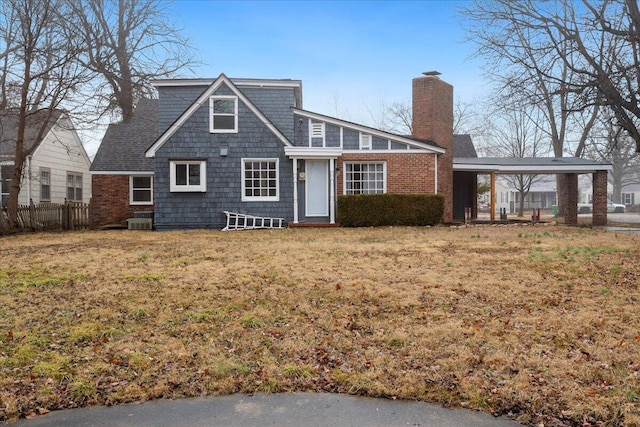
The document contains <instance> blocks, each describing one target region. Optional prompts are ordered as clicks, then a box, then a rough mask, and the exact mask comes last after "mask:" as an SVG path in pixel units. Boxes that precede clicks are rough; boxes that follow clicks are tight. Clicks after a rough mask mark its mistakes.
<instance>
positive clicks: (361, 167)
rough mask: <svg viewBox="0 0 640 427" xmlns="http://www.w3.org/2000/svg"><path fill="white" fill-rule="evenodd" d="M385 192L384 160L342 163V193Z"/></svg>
mask: <svg viewBox="0 0 640 427" xmlns="http://www.w3.org/2000/svg"><path fill="white" fill-rule="evenodd" d="M386 192H387V164H386V163H385V162H375V163H355V162H345V164H344V194H382V193H386Z"/></svg>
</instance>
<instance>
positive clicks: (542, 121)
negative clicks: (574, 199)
mask: <svg viewBox="0 0 640 427" xmlns="http://www.w3.org/2000/svg"><path fill="white" fill-rule="evenodd" d="M538 6H540V9H541V10H542V11H540V12H535V13H536V14H537V15H540V16H544V13H545V12H547V13H551V12H550V9H552V8H553V13H554V16H561V17H563V18H557V19H558V20H561V19H570V17H571V16H574V11H573V3H571V2H568V1H567V2H565V1H564V0H555V1H552V2H549V3H544V4H543V3H535V4H534V3H533V2H531V1H528V0H527V1H522V2H511V1H509V0H495V1H492V2H485V1H480V0H478V1H476V2H475V3H474V7H472V8H466V9H463V10H462V13H463V14H464V17H465V19H467V20H468V25H467V26H466V27H465V28H466V29H467V36H468V38H469V40H470V41H472V42H473V43H476V46H477V50H476V54H477V55H478V56H480V57H483V58H484V59H485V60H486V66H485V71H486V73H487V75H488V77H489V78H490V79H491V80H493V81H494V83H495V87H496V90H495V91H494V99H493V100H492V101H493V102H492V103H493V104H494V106H495V107H494V108H495V109H502V108H507V109H508V108H512V106H513V105H517V106H521V107H526V106H527V105H528V106H532V107H535V108H537V109H538V110H539V111H540V113H541V115H539V116H538V117H539V119H538V121H537V122H536V123H537V126H538V127H539V128H540V129H541V130H542V131H544V132H545V133H546V134H547V136H548V141H550V144H551V146H552V148H553V154H554V155H555V156H556V157H562V156H564V155H565V154H567V153H568V154H570V155H573V156H576V157H582V155H583V154H584V147H585V143H586V139H587V137H588V135H589V132H590V130H591V128H592V127H593V124H594V122H595V120H596V118H597V115H598V112H599V106H598V103H594V102H589V103H585V102H584V100H585V97H587V98H590V99H594V98H595V95H592V94H591V93H588V92H586V91H576V90H572V89H570V88H569V86H568V85H569V83H568V82H572V81H575V80H576V79H578V78H579V75H578V73H577V71H576V70H575V65H574V64H576V63H577V61H578V59H577V58H576V55H575V52H574V48H573V46H572V44H571V43H570V41H568V40H563V39H561V38H558V37H555V36H554V37H552V36H551V35H549V34H548V31H547V30H548V29H547V28H546V26H545V25H544V24H541V23H540V22H539V21H538V20H536V17H534V16H533V15H532V14H533V13H534V11H535V9H536V7H538ZM530 9H531V10H530ZM599 36H600V39H599V40H597V41H596V40H594V43H599V44H601V45H603V44H606V43H605V42H606V41H607V38H606V37H604V36H603V35H602V34H599ZM591 89H592V90H591V92H597V91H596V90H595V89H594V88H591ZM557 186H558V190H559V195H560V197H559V200H558V202H559V203H558V204H559V206H558V210H559V214H560V215H563V213H564V205H565V200H564V198H565V197H564V195H566V191H564V189H565V187H566V186H565V180H564V176H563V175H558V177H557Z"/></svg>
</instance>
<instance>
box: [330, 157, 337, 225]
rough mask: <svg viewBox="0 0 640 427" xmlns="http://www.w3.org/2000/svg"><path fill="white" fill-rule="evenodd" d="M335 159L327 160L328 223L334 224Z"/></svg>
mask: <svg viewBox="0 0 640 427" xmlns="http://www.w3.org/2000/svg"><path fill="white" fill-rule="evenodd" d="M334 162H335V159H329V215H330V216H329V222H330V223H331V224H335V223H336V194H335V193H336V189H335V177H334V174H335V170H336V168H335V164H334Z"/></svg>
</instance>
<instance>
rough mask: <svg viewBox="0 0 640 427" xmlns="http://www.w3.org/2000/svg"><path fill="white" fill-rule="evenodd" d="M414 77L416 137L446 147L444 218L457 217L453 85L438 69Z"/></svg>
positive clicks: (441, 175)
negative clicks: (454, 175)
mask: <svg viewBox="0 0 640 427" xmlns="http://www.w3.org/2000/svg"><path fill="white" fill-rule="evenodd" d="M423 74H424V76H422V77H416V78H415V79H413V103H412V105H413V124H412V136H413V138H415V139H421V140H429V141H431V142H433V143H435V144H437V145H438V146H439V147H442V148H444V149H446V150H447V151H446V153H445V154H440V155H439V156H438V194H442V195H443V196H444V197H445V209H444V217H443V221H444V222H451V221H453V86H451V85H450V84H448V83H446V82H444V81H442V80H440V78H439V77H438V75H439V74H440V73H438V72H437V71H428V72H425V73H423Z"/></svg>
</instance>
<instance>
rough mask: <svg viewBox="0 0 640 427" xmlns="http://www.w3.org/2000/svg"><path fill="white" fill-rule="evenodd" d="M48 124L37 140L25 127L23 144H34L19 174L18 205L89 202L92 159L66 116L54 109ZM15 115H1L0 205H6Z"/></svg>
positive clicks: (11, 161)
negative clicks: (20, 183)
mask: <svg viewBox="0 0 640 427" xmlns="http://www.w3.org/2000/svg"><path fill="white" fill-rule="evenodd" d="M50 122H51V123H50V126H49V128H48V130H47V132H46V134H45V135H44V137H43V138H42V139H41V140H40V141H35V136H34V132H33V131H29V129H28V130H27V132H26V134H25V145H26V146H28V147H33V146H34V144H35V145H37V147H36V149H35V150H34V151H33V153H32V154H31V155H30V156H29V157H28V158H27V161H26V163H25V165H24V171H23V174H22V185H21V189H20V194H19V196H18V203H19V204H25V205H26V204H29V201H30V200H33V202H34V203H48V202H50V203H63V202H64V201H65V200H68V201H79V202H85V203H88V202H89V200H90V198H91V177H90V176H89V166H91V160H90V159H89V156H88V155H87V152H86V151H85V149H84V147H83V145H82V142H81V141H80V138H79V137H78V134H77V133H76V131H75V129H74V128H73V125H72V123H71V121H70V120H69V118H68V117H67V116H66V115H65V114H63V113H62V112H60V111H56V112H55V114H54V115H53V117H52V119H51V120H50ZM16 128H17V126H16V116H15V115H12V114H11V113H4V114H2V115H0V184H1V196H2V206H6V204H7V200H8V197H9V188H10V183H11V178H12V175H13V171H14V161H13V157H14V152H15V138H16Z"/></svg>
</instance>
